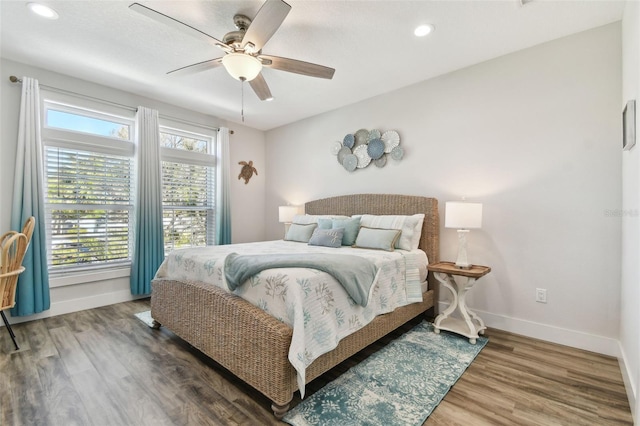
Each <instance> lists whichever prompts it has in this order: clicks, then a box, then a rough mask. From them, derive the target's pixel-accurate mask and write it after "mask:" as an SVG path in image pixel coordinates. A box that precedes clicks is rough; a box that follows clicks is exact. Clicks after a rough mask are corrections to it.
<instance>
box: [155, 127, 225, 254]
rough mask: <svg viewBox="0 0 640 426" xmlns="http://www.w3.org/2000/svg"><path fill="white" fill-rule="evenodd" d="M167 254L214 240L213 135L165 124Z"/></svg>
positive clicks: (161, 142)
mask: <svg viewBox="0 0 640 426" xmlns="http://www.w3.org/2000/svg"><path fill="white" fill-rule="evenodd" d="M160 144H161V146H162V149H161V152H162V160H163V161H162V179H163V182H162V202H163V224H164V245H165V254H168V253H169V252H170V251H172V250H174V249H177V248H185V247H198V246H204V245H208V244H213V243H214V240H215V238H214V235H215V209H214V207H215V202H214V200H215V190H214V188H215V167H214V165H215V156H214V155H212V154H211V152H212V150H213V137H212V136H208V135H203V134H198V133H193V132H189V131H185V130H183V129H176V128H169V127H161V128H160Z"/></svg>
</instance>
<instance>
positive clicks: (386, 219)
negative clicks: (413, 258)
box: [360, 213, 424, 250]
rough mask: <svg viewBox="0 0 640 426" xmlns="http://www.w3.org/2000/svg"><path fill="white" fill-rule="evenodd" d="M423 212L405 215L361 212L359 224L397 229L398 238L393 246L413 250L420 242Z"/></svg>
mask: <svg viewBox="0 0 640 426" xmlns="http://www.w3.org/2000/svg"><path fill="white" fill-rule="evenodd" d="M423 222H424V213H419V214H414V215H411V216H405V215H371V214H363V215H362V216H361V218H360V226H366V227H368V228H382V229H399V230H400V231H401V234H400V238H398V240H397V241H396V244H395V247H396V248H399V249H401V250H415V249H417V248H418V245H419V244H420V235H421V234H422V223H423Z"/></svg>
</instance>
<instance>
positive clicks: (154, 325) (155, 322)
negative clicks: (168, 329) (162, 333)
mask: <svg viewBox="0 0 640 426" xmlns="http://www.w3.org/2000/svg"><path fill="white" fill-rule="evenodd" d="M160 326H162V324H160V323H159V322H158V321H156V320H153V323H152V324H151V328H153V329H154V330H160Z"/></svg>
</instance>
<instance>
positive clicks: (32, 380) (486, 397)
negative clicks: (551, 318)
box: [0, 299, 632, 426]
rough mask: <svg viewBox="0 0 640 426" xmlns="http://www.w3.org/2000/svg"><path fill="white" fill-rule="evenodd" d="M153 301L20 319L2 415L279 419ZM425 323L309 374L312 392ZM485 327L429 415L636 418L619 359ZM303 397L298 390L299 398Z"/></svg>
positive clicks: (97, 419) (1, 362)
mask: <svg viewBox="0 0 640 426" xmlns="http://www.w3.org/2000/svg"><path fill="white" fill-rule="evenodd" d="M148 309H149V300H148V299H141V300H136V301H132V302H126V303H119V304H116V305H110V306H105V307H101V308H97V309H91V310H87V311H82V312H81V313H72V314H67V315H61V316H58V317H52V318H47V319H44V320H39V321H33V322H30V323H21V324H18V325H17V326H16V329H18V330H19V332H18V333H16V334H18V335H19V336H20V338H21V339H24V341H25V344H24V345H22V344H21V350H20V351H18V352H16V351H14V350H13V345H12V344H11V340H10V339H9V338H8V335H7V336H6V338H2V339H0V371H2V372H4V371H10V373H9V374H8V376H7V377H8V379H7V380H3V381H2V382H1V383H0V404H1V405H0V424H2V425H3V426H4V425H5V424H7V425H12V426H14V425H15V426H21V425H47V426H48V425H55V426H57V425H58V424H60V425H64V426H67V425H74V424H78V425H85V424H86V425H98V426H103V425H109V426H111V425H120V424H122V425H127V426H129V425H131V426H138V425H147V424H148V425H179V426H182V425H184V426H191V425H233V426H236V425H242V426H245V425H246V426H254V425H268V426H276V425H282V424H283V423H282V422H279V421H278V420H276V419H275V417H273V414H272V413H271V409H270V402H269V401H268V400H267V398H266V397H264V396H263V395H262V394H260V393H259V392H257V391H256V390H254V389H252V388H251V387H249V386H248V385H246V384H245V383H243V382H242V381H239V380H238V379H236V378H235V377H234V376H233V375H232V374H231V373H229V372H228V371H226V370H225V369H224V368H222V367H221V366H220V365H218V364H217V363H215V361H213V360H211V359H209V358H207V357H206V356H204V355H203V354H202V353H201V352H199V351H198V350H197V349H195V348H193V347H191V346H190V345H189V344H188V343H186V342H184V341H183V340H181V339H180V338H178V337H177V336H175V335H174V334H173V333H172V332H171V331H170V330H167V329H165V328H164V327H163V328H161V329H160V330H153V329H150V328H149V327H148V326H146V325H145V324H143V323H142V322H141V321H139V320H138V319H136V318H135V317H134V314H135V313H137V312H142V311H145V310H148ZM419 321H420V319H418V320H416V321H415V322H411V323H409V324H407V325H405V326H403V327H401V329H400V330H398V331H397V332H393V333H391V334H390V335H389V336H387V337H385V338H383V339H381V340H380V341H379V342H376V343H374V344H373V345H371V346H370V347H368V348H365V349H364V350H363V351H361V352H360V353H358V354H356V355H355V356H354V357H352V358H350V359H349V360H347V361H345V362H344V363H342V364H340V365H339V366H337V367H335V368H334V369H332V370H330V371H329V372H327V373H326V374H324V375H322V376H320V377H319V378H318V379H316V380H314V381H313V382H311V383H309V384H308V385H307V391H308V394H309V395H310V394H312V393H314V392H317V391H318V390H319V389H320V388H321V387H322V386H323V385H324V384H326V383H328V382H329V381H331V380H333V379H335V378H336V377H338V376H339V375H340V374H343V373H344V372H345V371H347V370H348V369H349V368H350V367H351V366H353V365H355V364H357V363H358V362H361V361H362V360H363V359H365V358H366V357H367V356H370V355H371V354H372V353H374V352H376V351H377V350H380V349H381V348H382V347H384V346H385V345H386V344H388V343H389V342H390V341H392V340H393V339H394V338H396V337H398V336H399V335H401V334H402V333H403V332H405V331H407V330H409V329H410V328H411V327H412V326H413V325H415V324H416V323H417V322H419ZM0 331H3V330H0ZM487 335H488V337H489V343H488V344H487V346H486V347H485V348H484V349H483V350H482V351H481V352H480V354H479V355H478V357H477V358H476V360H475V361H474V362H473V363H472V365H471V366H470V367H469V368H468V369H467V371H466V372H465V373H464V374H463V375H462V377H461V378H460V379H459V380H458V381H457V382H456V384H455V385H454V387H453V388H452V389H451V391H450V392H449V393H448V394H447V395H446V396H445V398H444V400H443V401H442V402H441V403H440V404H439V405H438V406H437V407H436V409H435V410H434V411H433V413H432V414H431V416H430V417H429V418H428V419H427V420H426V421H425V423H424V425H426V426H444V425H446V426H462V425H464V426H483V425H491V426H500V425H505V426H513V425H517V426H529V425H531V426H541V425H544V426H547V425H582V424H584V425H590V426H591V425H594V426H595V425H597V426H607V425H632V417H631V413H630V409H629V404H628V401H627V399H626V392H625V389H624V384H623V383H622V376H621V374H620V367H619V366H618V363H617V360H616V359H615V358H611V357H604V356H602V355H599V354H594V353H592V352H587V351H581V350H577V349H574V348H569V347H566V346H562V345H557V344H552V343H548V342H544V341H540V340H536V339H530V338H527V337H524V336H518V335H514V334H511V333H508V332H504V331H500V330H492V329H489V330H487ZM3 337H4V336H3ZM7 341H8V343H7ZM3 379H4V377H3ZM299 402H300V397H299V394H295V395H294V401H293V403H292V405H296V404H297V403H299Z"/></svg>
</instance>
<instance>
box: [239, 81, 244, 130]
mask: <svg viewBox="0 0 640 426" xmlns="http://www.w3.org/2000/svg"><path fill="white" fill-rule="evenodd" d="M240 99H241V102H242V104H241V105H240V115H241V116H242V122H243V123H244V79H242V80H240Z"/></svg>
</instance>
